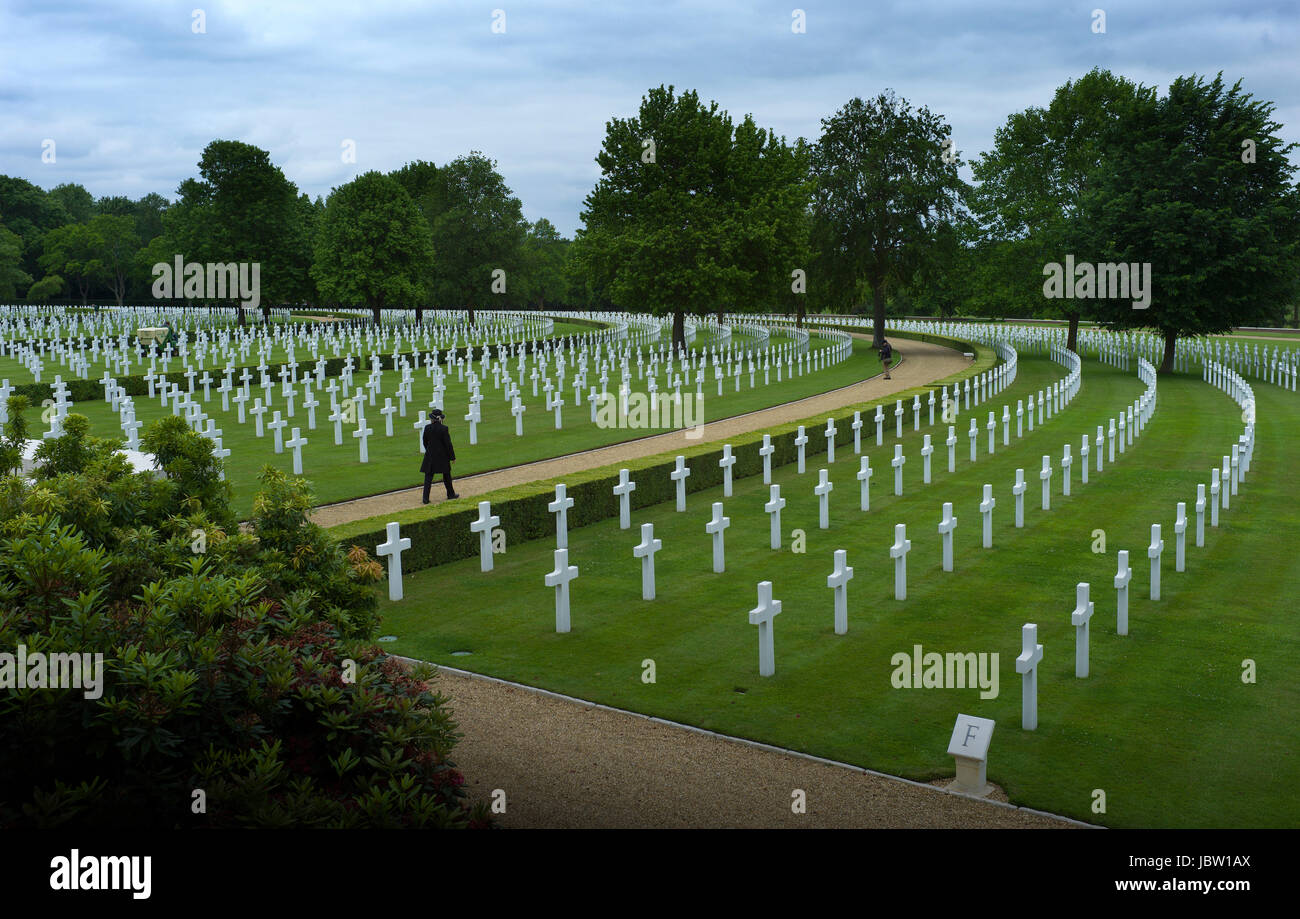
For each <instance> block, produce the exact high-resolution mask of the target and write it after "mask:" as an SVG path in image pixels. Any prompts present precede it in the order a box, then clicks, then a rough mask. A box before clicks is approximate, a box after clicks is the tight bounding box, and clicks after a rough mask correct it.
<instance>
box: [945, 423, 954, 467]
mask: <svg viewBox="0 0 1300 919" xmlns="http://www.w3.org/2000/svg"><path fill="white" fill-rule="evenodd" d="M944 443H945V444H947V446H948V471H949V472H954V471H956V469H957V428H956V427H955V426H954V425H951V424H950V425H948V439H947V440H946V441H944Z"/></svg>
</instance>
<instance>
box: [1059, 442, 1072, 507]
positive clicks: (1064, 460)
mask: <svg viewBox="0 0 1300 919" xmlns="http://www.w3.org/2000/svg"><path fill="white" fill-rule="evenodd" d="M1073 463H1074V458H1073V457H1071V456H1070V445H1069V444H1066V445H1065V452H1064V453H1063V454H1062V456H1061V494H1062V495H1064V496H1065V497H1067V498H1068V497H1069V496H1070V466H1071V465H1072V464H1073Z"/></svg>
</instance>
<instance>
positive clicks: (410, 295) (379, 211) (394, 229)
mask: <svg viewBox="0 0 1300 919" xmlns="http://www.w3.org/2000/svg"><path fill="white" fill-rule="evenodd" d="M429 239H430V233H429V225H428V223H427V222H426V221H425V219H424V215H423V214H421V213H420V209H419V208H418V207H416V205H415V202H413V201H412V200H411V196H410V195H409V194H407V193H406V189H404V188H403V187H402V186H401V184H400V183H399V182H397V181H396V180H394V179H392V178H390V177H388V176H386V175H384V174H383V173H379V172H373V171H372V172H367V173H364V174H362V175H359V176H357V177H356V178H355V179H353V180H352V181H351V182H349V183H347V184H346V185H342V186H340V187H338V188H336V189H334V191H333V193H332V194H330V196H329V200H328V201H327V202H326V203H325V213H324V215H323V216H322V218H321V221H320V225H319V226H318V228H317V230H316V260H315V263H314V264H313V265H312V277H313V278H314V280H315V282H316V285H317V287H319V288H320V291H321V294H322V295H323V296H325V297H326V298H328V299H332V300H337V301H340V302H343V303H355V304H360V305H363V306H366V307H368V308H369V309H370V310H371V312H372V314H373V316H374V320H375V322H376V323H378V322H379V318H380V311H381V310H382V309H384V307H386V306H387V307H406V306H410V305H412V304H414V303H421V302H423V301H424V299H425V298H426V297H427V293H428V291H427V285H428V282H429V278H430V276H431V274H432V272H433V248H432V246H431V244H430V241H429Z"/></svg>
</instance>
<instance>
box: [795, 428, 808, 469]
mask: <svg viewBox="0 0 1300 919" xmlns="http://www.w3.org/2000/svg"><path fill="white" fill-rule="evenodd" d="M807 443H808V435H807V434H805V433H804V432H803V425H799V430H798V432H797V433H796V434H795V437H794V445H795V446H796V447H798V448H799V466H798V469H799V474H800V475H803V471H804V460H803V449H804V445H805V444H807Z"/></svg>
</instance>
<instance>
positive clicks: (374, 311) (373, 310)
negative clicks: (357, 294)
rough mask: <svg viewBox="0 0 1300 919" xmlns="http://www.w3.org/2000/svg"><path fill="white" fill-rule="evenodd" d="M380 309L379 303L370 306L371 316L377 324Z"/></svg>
mask: <svg viewBox="0 0 1300 919" xmlns="http://www.w3.org/2000/svg"><path fill="white" fill-rule="evenodd" d="M379 309H380V307H379V304H377V303H372V304H371V306H370V318H371V319H373V320H374V321H375V325H379Z"/></svg>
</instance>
